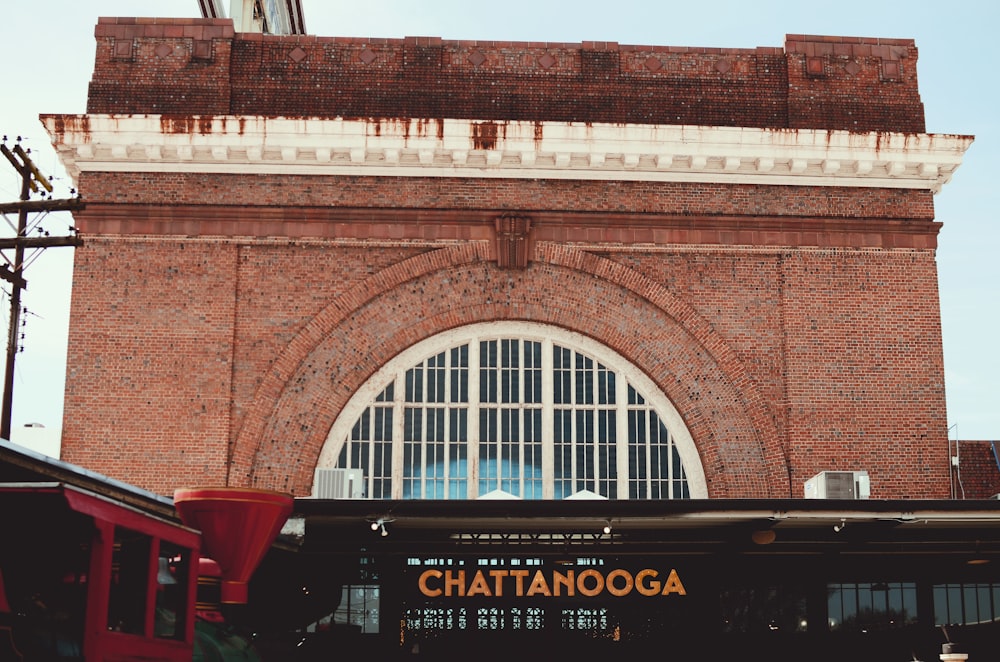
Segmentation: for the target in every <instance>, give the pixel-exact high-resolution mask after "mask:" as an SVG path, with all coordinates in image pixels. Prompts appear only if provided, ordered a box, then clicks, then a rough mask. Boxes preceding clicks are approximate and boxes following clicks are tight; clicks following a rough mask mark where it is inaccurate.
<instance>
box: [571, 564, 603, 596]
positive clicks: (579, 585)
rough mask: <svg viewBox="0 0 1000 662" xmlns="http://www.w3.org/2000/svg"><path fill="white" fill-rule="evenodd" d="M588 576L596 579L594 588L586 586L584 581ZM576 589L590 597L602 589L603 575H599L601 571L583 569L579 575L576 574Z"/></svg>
mask: <svg viewBox="0 0 1000 662" xmlns="http://www.w3.org/2000/svg"><path fill="white" fill-rule="evenodd" d="M588 577H593V578H594V579H595V580H596V581H597V584H596V585H595V586H594V588H587V585H586V583H585V581H586V579H587V578H588ZM576 590H578V591H580V593H581V594H582V595H586V596H587V597H590V598H592V597H594V596H595V595H597V594H598V593H600V592H601V591H603V590H604V577H603V576H602V575H601V573H599V572H598V571H596V570H594V569H593V568H589V569H587V570H584V571H583V572H581V573H580V574H579V575H577V578H576Z"/></svg>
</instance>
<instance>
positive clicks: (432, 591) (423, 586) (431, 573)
mask: <svg viewBox="0 0 1000 662" xmlns="http://www.w3.org/2000/svg"><path fill="white" fill-rule="evenodd" d="M442 574H443V573H442V572H441V571H440V570H424V571H423V572H422V573H420V580H419V581H418V582H417V585H418V586H419V587H420V592H421V593H423V594H424V595H426V596H427V597H429V598H436V597H438V596H439V595H441V592H442V591H441V589H439V588H428V587H427V578H428V577H433V578H435V579H441V575H442Z"/></svg>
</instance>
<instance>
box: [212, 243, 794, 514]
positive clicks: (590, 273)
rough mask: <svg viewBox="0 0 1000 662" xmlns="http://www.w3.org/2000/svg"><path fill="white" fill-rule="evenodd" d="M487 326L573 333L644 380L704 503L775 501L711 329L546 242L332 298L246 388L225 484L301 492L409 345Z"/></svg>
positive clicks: (782, 476)
mask: <svg viewBox="0 0 1000 662" xmlns="http://www.w3.org/2000/svg"><path fill="white" fill-rule="evenodd" d="M492 320H524V321H533V322H540V323H545V324H552V325H555V326H559V327H562V328H565V329H568V330H571V331H575V332H577V333H581V334H583V335H586V336H589V337H591V338H593V339H595V340H597V341H599V342H601V343H602V344H604V345H606V346H608V347H610V348H611V349H613V350H615V351H616V352H618V353H619V354H621V355H622V356H623V357H624V358H626V359H627V360H629V361H631V362H632V363H633V364H634V365H636V366H637V367H639V368H640V369H642V370H643V371H645V373H646V374H647V375H648V376H649V377H650V378H651V379H652V380H653V382H654V383H655V384H656V385H657V386H658V387H659V388H660V389H661V390H662V391H663V393H664V394H665V395H666V397H667V398H669V399H670V400H671V402H673V404H674V406H675V407H676V408H677V410H678V412H679V413H680V415H681V417H682V418H683V419H684V421H685V424H686V425H687V427H688V429H689V431H690V433H691V435H692V437H693V438H694V441H695V444H696V446H697V447H698V451H699V454H700V456H701V460H702V465H703V467H704V470H705V475H706V479H707V483H708V491H709V495H710V496H712V497H716V498H720V497H722V498H724V497H774V496H786V495H787V494H788V493H789V491H788V490H789V480H788V474H787V471H786V468H785V466H786V465H785V460H784V454H783V452H782V449H781V446H780V444H779V442H778V437H777V433H776V430H775V428H774V425H773V422H772V420H771V418H770V415H769V412H768V411H767V407H766V405H765V404H764V400H763V398H762V397H761V395H760V393H759V392H758V391H757V389H756V387H755V385H754V384H753V382H752V380H751V379H750V378H749V376H748V374H747V372H746V370H745V369H744V367H743V366H742V365H741V363H740V362H739V360H738V358H737V356H736V354H735V352H734V351H733V350H732V349H731V348H730V347H729V346H728V344H727V343H726V342H725V340H724V339H723V338H722V337H721V336H719V334H718V333H716V332H715V331H714V330H713V329H712V327H711V325H710V324H708V322H707V321H706V320H704V319H703V318H702V317H701V316H699V315H698V314H697V313H696V312H695V311H694V310H693V309H692V308H691V307H690V306H689V305H687V304H686V303H684V302H683V301H682V300H680V299H679V298H678V297H676V296H674V295H673V294H671V293H670V292H669V291H668V290H666V289H665V288H664V287H662V286H661V285H659V284H657V283H656V282H654V281H652V280H650V279H648V278H646V277H644V276H642V275H641V274H639V273H637V272H635V271H634V270H632V269H630V268H628V267H627V266H623V265H620V264H617V263H614V262H612V261H610V260H607V259H604V258H601V257H598V256H595V255H592V254H589V253H586V252H583V251H580V250H576V249H573V248H567V247H564V246H557V245H554V244H546V243H539V244H538V245H537V246H536V251H535V256H534V261H533V262H532V264H531V266H530V267H529V268H528V269H524V270H507V269H499V268H498V267H497V266H496V263H495V262H493V261H491V255H490V246H489V244H488V243H486V242H479V243H469V244H464V245H461V246H454V247H449V248H444V249H440V250H436V251H431V252H428V253H424V254H422V255H419V256H415V257H412V258H409V259H407V260H404V261H401V262H399V263H397V264H395V265H393V266H391V267H389V268H387V269H385V270H383V271H381V272H379V273H378V274H375V275H373V276H372V277H371V278H369V279H367V280H366V281H364V282H363V283H361V284H360V285H359V286H358V287H356V288H354V289H353V290H352V291H351V292H350V293H349V294H346V295H344V296H342V297H340V298H338V299H337V300H335V301H333V302H332V303H331V304H330V305H329V306H328V307H327V308H326V309H325V310H324V311H323V312H322V313H320V314H319V315H317V316H316V317H315V318H314V319H313V320H311V321H310V323H309V324H308V325H307V326H306V327H305V328H304V329H303V330H302V331H301V332H300V333H299V335H298V336H297V337H296V338H295V339H294V340H293V341H292V342H291V343H289V345H288V346H287V347H286V349H285V351H284V352H283V353H282V354H281V356H280V357H279V358H278V360H277V361H276V362H275V364H274V365H273V366H272V368H271V370H270V371H269V372H268V374H267V376H266V378H265V379H264V381H263V383H262V384H261V386H260V388H259V389H258V392H257V394H256V396H255V400H254V402H253V404H252V406H251V408H250V409H249V413H248V416H247V419H246V421H245V423H244V426H243V428H242V429H241V430H240V433H239V435H238V436H237V440H236V444H235V446H234V452H233V456H232V460H231V462H232V466H231V472H230V476H231V478H230V481H231V482H232V483H234V484H243V483H248V484H250V485H253V486H256V487H266V488H270V489H279V490H285V491H290V492H293V493H295V494H305V493H308V491H309V489H310V487H311V485H312V478H313V469H314V467H315V465H316V461H317V458H318V457H319V453H320V452H321V450H322V448H323V445H324V443H325V441H326V436H327V433H328V431H329V430H330V428H331V427H332V425H333V423H334V421H335V420H336V417H337V415H338V414H339V412H340V411H341V409H342V408H343V407H344V405H345V404H346V403H347V401H348V400H349V399H350V397H351V395H352V394H353V393H354V391H355V390H356V389H358V388H360V387H361V386H362V385H363V384H364V383H365V381H366V380H367V379H368V378H369V377H370V376H371V375H372V374H374V372H375V371H376V370H378V369H379V368H380V367H381V366H382V365H383V364H384V363H385V362H386V361H388V360H389V359H391V358H392V357H393V356H395V355H396V354H398V353H399V352H401V351H403V350H404V349H406V348H407V347H410V346H411V345H413V344H415V343H416V342H418V341H420V340H423V339H425V338H427V337H430V336H432V335H435V334H437V333H439V332H441V331H444V330H447V329H453V328H456V327H460V326H463V325H466V324H472V323H475V322H483V321H492Z"/></svg>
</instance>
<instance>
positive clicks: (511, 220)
mask: <svg viewBox="0 0 1000 662" xmlns="http://www.w3.org/2000/svg"><path fill="white" fill-rule="evenodd" d="M496 226H497V266H499V267H500V268H501V269H524V268H525V267H527V266H528V261H529V258H530V256H531V248H530V247H531V242H530V234H531V219H530V218H528V217H527V216H518V215H516V214H504V215H503V216H499V217H497V219H496Z"/></svg>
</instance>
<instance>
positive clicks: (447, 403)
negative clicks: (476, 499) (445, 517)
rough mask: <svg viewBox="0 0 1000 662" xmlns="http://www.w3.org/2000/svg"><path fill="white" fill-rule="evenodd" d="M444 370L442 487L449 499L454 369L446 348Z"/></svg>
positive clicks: (449, 353) (445, 496)
mask: <svg viewBox="0 0 1000 662" xmlns="http://www.w3.org/2000/svg"><path fill="white" fill-rule="evenodd" d="M441 368H442V369H443V370H444V372H443V373H442V374H443V375H444V394H443V396H442V403H441V407H442V410H443V411H444V430H443V431H442V433H441V435H440V436H441V439H442V448H443V449H444V452H443V453H442V455H441V462H442V463H443V466H442V468H441V472H442V473H443V474H444V476H443V480H442V485H443V486H444V487H443V488H442V489H443V490H444V497H443V498H445V499H447V498H448V497H449V495H450V494H451V489H450V483H451V405H452V402H451V371H452V369H453V367H452V365H451V352H450V351H448V350H445V352H444V366H441Z"/></svg>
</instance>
